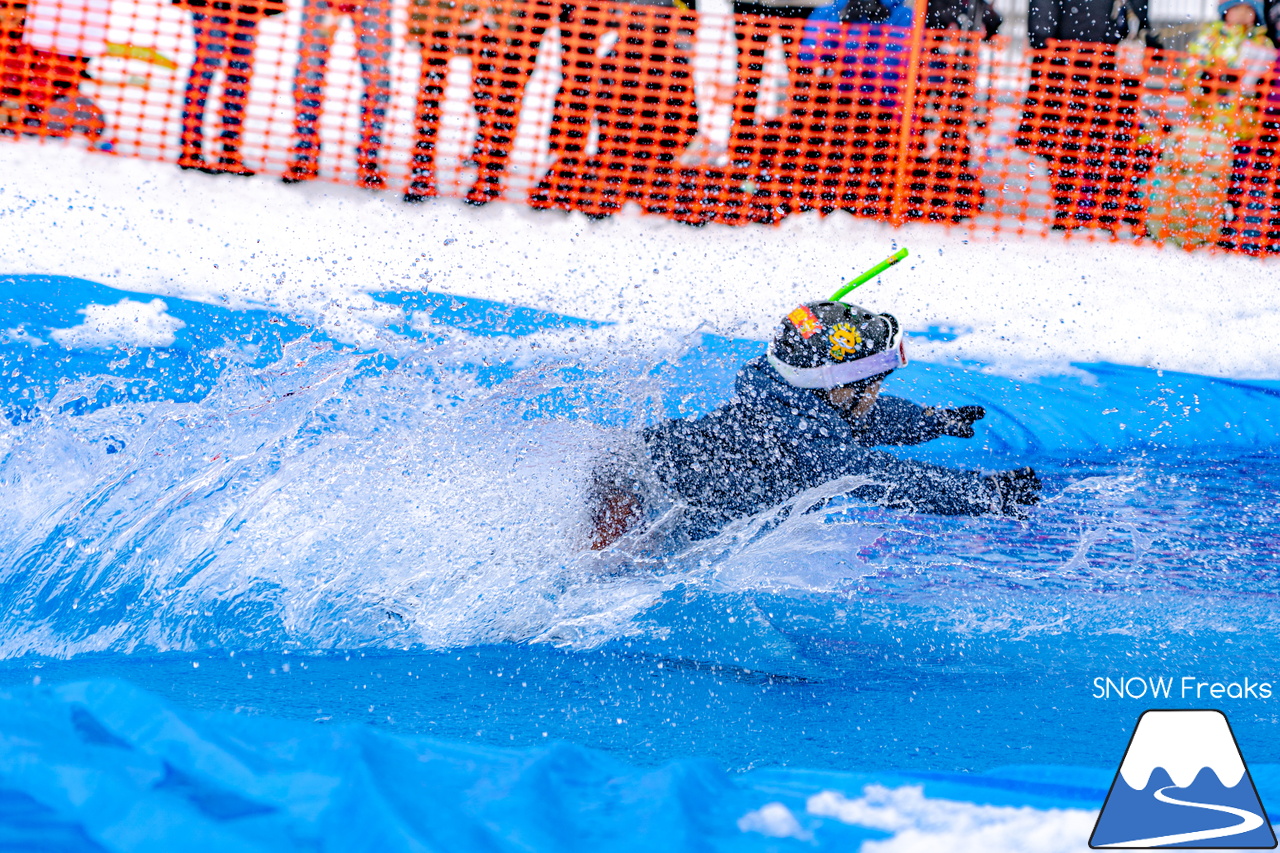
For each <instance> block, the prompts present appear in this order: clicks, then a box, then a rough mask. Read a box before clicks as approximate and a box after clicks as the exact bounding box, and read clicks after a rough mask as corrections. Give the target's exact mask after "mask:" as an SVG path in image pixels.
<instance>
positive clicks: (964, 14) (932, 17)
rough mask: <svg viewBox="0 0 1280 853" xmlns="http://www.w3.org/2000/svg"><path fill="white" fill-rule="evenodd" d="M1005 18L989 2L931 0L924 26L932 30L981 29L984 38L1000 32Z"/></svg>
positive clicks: (981, 0) (976, 0)
mask: <svg viewBox="0 0 1280 853" xmlns="http://www.w3.org/2000/svg"><path fill="white" fill-rule="evenodd" d="M1003 22H1004V18H1002V17H1001V16H1000V13H999V12H997V11H996V10H995V8H994V7H993V6H992V5H991V4H990V3H988V2H987V0H929V5H928V7H927V11H926V12H925V19H924V25H925V26H926V27H927V28H929V29H931V30H952V29H955V30H962V31H964V32H973V31H974V30H978V29H981V30H982V31H983V32H984V33H985V35H984V38H988V39H989V38H991V37H993V36H994V35H995V34H996V33H997V32H999V31H1000V24H1002V23H1003Z"/></svg>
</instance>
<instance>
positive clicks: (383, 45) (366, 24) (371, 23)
mask: <svg viewBox="0 0 1280 853" xmlns="http://www.w3.org/2000/svg"><path fill="white" fill-rule="evenodd" d="M355 24H356V39H357V43H358V45H359V47H358V48H357V51H356V55H357V56H358V57H359V59H360V76H361V78H362V79H363V81H364V93H363V95H362V96H361V98H360V125H361V128H360V147H359V148H357V149H356V159H357V160H358V162H359V163H360V165H361V168H371V169H377V162H378V155H379V152H380V150H381V148H382V134H383V130H384V128H385V126H386V121H387V109H388V107H389V105H390V104H391V48H392V44H393V42H392V37H391V4H390V3H389V2H386V0H371V2H369V3H366V4H365V5H363V6H361V7H360V10H359V12H358V13H357V15H356V17H355Z"/></svg>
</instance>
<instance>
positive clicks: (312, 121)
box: [293, 0, 333, 161]
mask: <svg viewBox="0 0 1280 853" xmlns="http://www.w3.org/2000/svg"><path fill="white" fill-rule="evenodd" d="M331 11H332V7H331V6H330V4H329V2H328V0H302V41H301V42H300V43H299V45H298V67H297V69H296V70H295V71H294V75H293V101H294V110H295V114H294V115H295V118H294V131H295V133H296V137H297V138H296V140H295V143H294V149H295V151H296V152H297V155H298V157H299V158H301V159H308V160H312V161H314V160H315V159H316V158H317V157H318V156H319V154H320V131H319V125H320V115H321V113H322V112H323V110H324V83H325V75H326V72H327V70H328V63H329V51H330V49H331V48H332V47H333V41H332V40H333V35H332V31H331V30H330V29H329V28H328V27H326V26H325V21H326V18H327V16H328V14H329V13H330V12H331Z"/></svg>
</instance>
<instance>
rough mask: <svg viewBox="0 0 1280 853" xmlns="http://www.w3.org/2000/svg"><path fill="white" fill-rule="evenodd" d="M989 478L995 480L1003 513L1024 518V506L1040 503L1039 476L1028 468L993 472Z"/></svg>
mask: <svg viewBox="0 0 1280 853" xmlns="http://www.w3.org/2000/svg"><path fill="white" fill-rule="evenodd" d="M991 479H993V480H995V483H996V494H997V495H999V498H1000V512H1001V514H1003V515H1011V516H1013V517H1014V518H1026V517H1027V510H1026V507H1029V506H1032V505H1034V504H1038V503H1040V489H1041V486H1040V478H1039V477H1037V476H1036V472H1035V471H1033V470H1032V469H1030V468H1018V469H1016V470H1013V471H1001V472H1000V473H998V474H993V475H992V477H991Z"/></svg>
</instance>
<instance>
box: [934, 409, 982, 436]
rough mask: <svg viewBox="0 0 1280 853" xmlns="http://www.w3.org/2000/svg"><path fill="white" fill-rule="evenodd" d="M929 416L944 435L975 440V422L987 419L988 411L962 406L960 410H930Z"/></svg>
mask: <svg viewBox="0 0 1280 853" xmlns="http://www.w3.org/2000/svg"><path fill="white" fill-rule="evenodd" d="M929 415H930V416H931V417H932V418H933V421H934V423H936V424H937V425H938V428H939V429H940V430H942V434H943V435H950V436H954V437H955V438H973V422H974V421H980V420H982V419H983V418H984V417H986V416H987V410H986V409H984V408H982V407H981V406H961V407H960V408H958V409H930V410H929Z"/></svg>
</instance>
